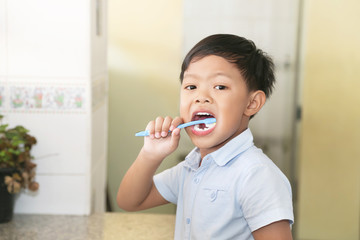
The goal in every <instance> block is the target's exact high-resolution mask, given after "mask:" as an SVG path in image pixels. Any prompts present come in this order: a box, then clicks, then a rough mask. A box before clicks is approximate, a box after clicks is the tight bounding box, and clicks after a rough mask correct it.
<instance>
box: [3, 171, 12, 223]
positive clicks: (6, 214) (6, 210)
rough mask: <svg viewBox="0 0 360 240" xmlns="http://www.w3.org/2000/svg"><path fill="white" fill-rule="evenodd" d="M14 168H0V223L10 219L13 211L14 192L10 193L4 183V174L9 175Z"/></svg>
mask: <svg viewBox="0 0 360 240" xmlns="http://www.w3.org/2000/svg"><path fill="white" fill-rule="evenodd" d="M13 172H14V169H9V168H5V169H0V223H6V222H9V221H11V219H12V217H13V212H14V200H15V194H10V193H9V192H8V190H7V186H6V185H5V181H4V178H5V176H11V174H12V173H13Z"/></svg>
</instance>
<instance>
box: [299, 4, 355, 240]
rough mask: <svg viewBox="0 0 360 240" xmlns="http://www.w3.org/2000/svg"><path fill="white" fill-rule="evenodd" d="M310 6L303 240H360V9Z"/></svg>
mask: <svg viewBox="0 0 360 240" xmlns="http://www.w3.org/2000/svg"><path fill="white" fill-rule="evenodd" d="M305 3H306V4H305V24H304V27H305V28H304V29H305V31H304V59H303V62H304V66H303V70H304V72H303V74H304V75H303V80H304V85H303V95H302V98H303V122H302V137H301V141H300V142H301V146H300V163H299V178H300V179H299V180H300V182H299V199H298V200H299V209H298V210H299V211H298V216H297V219H296V220H297V236H298V238H297V239H300V240H305V239H306V240H307V239H312V240H317V239H334V240H335V239H336V240H338V239H346V240H358V239H359V237H360V235H359V225H360V223H359V200H360V194H359V192H360V184H359V183H360V177H359V176H360V171H359V169H360V167H359V166H360V106H359V105H360V94H359V90H360V81H359V80H360V79H359V78H360V77H359V76H360V31H358V24H359V23H360V14H359V12H360V2H359V1H358V0H347V1H328V0H317V1H305Z"/></svg>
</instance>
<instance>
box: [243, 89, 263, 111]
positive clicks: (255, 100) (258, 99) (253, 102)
mask: <svg viewBox="0 0 360 240" xmlns="http://www.w3.org/2000/svg"><path fill="white" fill-rule="evenodd" d="M265 102H266V95H265V93H264V92H263V91H261V90H258V91H255V92H252V93H251V94H250V97H249V103H248V105H247V107H246V109H245V112H244V114H245V115H246V116H248V117H251V116H253V115H255V114H256V113H257V112H259V111H260V109H261V108H262V106H264V104H265Z"/></svg>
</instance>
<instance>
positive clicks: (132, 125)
mask: <svg viewBox="0 0 360 240" xmlns="http://www.w3.org/2000/svg"><path fill="white" fill-rule="evenodd" d="M181 16H182V1H180V0H176V1H166V0H156V1H146V0H137V1H118V0H110V1H109V51H108V56H109V57H108V59H109V81H110V87H109V150H108V151H109V152H108V155H109V167H108V182H109V190H110V196H111V201H112V203H113V204H112V205H113V207H114V208H115V209H114V210H119V209H118V208H117V207H116V203H115V198H116V193H117V188H118V186H119V184H120V181H121V179H122V177H123V176H124V174H125V172H126V170H127V169H128V168H129V167H130V165H131V163H132V162H133V161H134V160H135V158H136V156H137V154H138V151H139V150H140V148H141V146H142V143H143V139H142V138H136V137H135V136H134V134H135V132H137V131H140V130H143V129H144V128H145V127H146V124H147V123H148V121H150V120H152V119H154V118H155V117H156V116H158V115H163V116H166V115H170V116H175V115H178V91H179V86H180V85H179V80H178V79H179V77H178V76H179V73H180V64H181V57H182V56H181V40H182V25H181V23H182V17H181ZM177 161H178V157H177V154H173V155H172V156H171V157H169V159H167V161H166V162H165V163H164V164H163V165H162V167H161V169H165V168H168V167H169V166H172V165H174V164H175V163H176V162H177ZM152 211H156V212H172V213H174V211H175V208H174V206H173V205H169V206H167V207H165V208H160V209H159V208H158V209H155V210H152Z"/></svg>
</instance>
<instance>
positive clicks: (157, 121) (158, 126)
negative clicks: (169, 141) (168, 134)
mask: <svg viewBox="0 0 360 240" xmlns="http://www.w3.org/2000/svg"><path fill="white" fill-rule="evenodd" d="M163 123H164V118H163V117H157V118H156V119H155V138H160V137H161V131H162V127H163Z"/></svg>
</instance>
